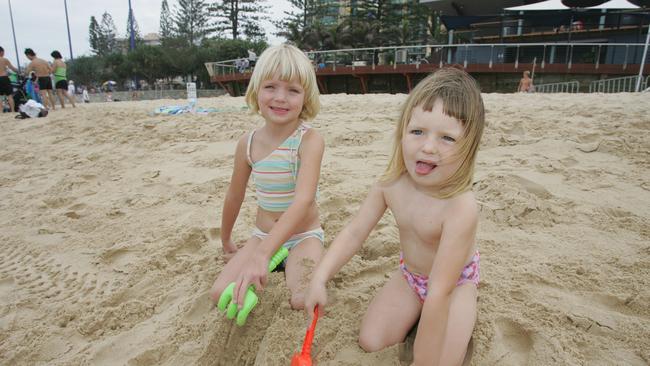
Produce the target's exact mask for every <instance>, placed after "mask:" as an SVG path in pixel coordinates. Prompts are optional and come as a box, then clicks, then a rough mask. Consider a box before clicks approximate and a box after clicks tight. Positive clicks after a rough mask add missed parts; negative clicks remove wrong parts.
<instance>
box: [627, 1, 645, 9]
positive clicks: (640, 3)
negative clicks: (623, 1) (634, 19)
mask: <svg viewBox="0 0 650 366" xmlns="http://www.w3.org/2000/svg"><path fill="white" fill-rule="evenodd" d="M628 1H629V2H631V3H632V4H634V5H636V6H640V7H642V8H650V0H628Z"/></svg>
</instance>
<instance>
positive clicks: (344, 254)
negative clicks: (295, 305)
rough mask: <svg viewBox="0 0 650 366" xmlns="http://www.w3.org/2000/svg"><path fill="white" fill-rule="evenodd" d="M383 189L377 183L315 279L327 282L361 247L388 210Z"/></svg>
mask: <svg viewBox="0 0 650 366" xmlns="http://www.w3.org/2000/svg"><path fill="white" fill-rule="evenodd" d="M386 208H387V206H386V201H385V200H384V193H383V189H382V187H381V186H380V184H379V183H375V184H374V185H373V186H372V187H371V188H370V192H368V196H367V197H366V199H365V200H364V201H363V203H362V204H361V207H360V208H359V212H358V213H357V214H356V215H355V216H354V217H353V218H352V220H351V221H350V223H348V224H347V225H346V226H345V228H343V230H341V232H340V233H339V234H338V235H337V236H336V238H335V239H334V241H333V242H332V244H331V245H330V247H329V249H328V250H327V253H326V254H325V257H324V258H323V259H322V260H321V263H320V264H319V265H318V268H317V269H316V272H315V273H314V277H313V278H314V279H313V281H316V282H322V283H325V282H327V281H328V280H329V279H330V278H332V277H333V276H334V275H335V274H336V273H337V272H338V271H339V270H340V269H341V267H343V265H344V264H345V263H347V262H348V261H349V260H350V258H352V256H354V254H355V253H356V252H358V251H359V249H361V246H362V244H363V242H364V241H365V240H366V239H367V238H368V235H370V232H371V231H372V229H373V228H374V227H375V225H377V222H379V219H381V217H382V216H383V215H384V212H386Z"/></svg>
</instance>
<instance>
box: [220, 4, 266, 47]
mask: <svg viewBox="0 0 650 366" xmlns="http://www.w3.org/2000/svg"><path fill="white" fill-rule="evenodd" d="M267 11H268V6H266V5H263V4H262V1H260V0H221V2H217V3H215V4H214V5H213V6H211V7H210V13H211V14H212V15H213V16H215V17H216V18H217V23H216V27H215V29H216V30H217V31H218V32H226V33H228V34H229V35H230V37H231V38H232V39H240V36H241V35H244V36H246V38H248V39H250V40H264V39H265V38H266V34H265V33H264V30H263V29H262V27H261V25H260V22H261V21H262V20H266V19H268V16H266V15H265V13H266V12H267Z"/></svg>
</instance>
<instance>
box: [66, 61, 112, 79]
mask: <svg viewBox="0 0 650 366" xmlns="http://www.w3.org/2000/svg"><path fill="white" fill-rule="evenodd" d="M67 67H68V78H69V79H70V80H74V81H75V83H76V84H77V85H97V84H98V82H100V80H99V79H98V73H99V72H100V70H103V68H104V61H103V60H102V58H101V57H99V56H81V57H76V58H75V59H74V61H72V60H70V61H68V63H67Z"/></svg>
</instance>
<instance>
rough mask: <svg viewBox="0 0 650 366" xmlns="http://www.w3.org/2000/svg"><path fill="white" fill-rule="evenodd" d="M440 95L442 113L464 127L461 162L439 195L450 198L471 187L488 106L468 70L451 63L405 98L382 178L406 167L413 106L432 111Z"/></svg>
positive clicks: (392, 176)
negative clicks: (406, 135) (405, 150)
mask: <svg viewBox="0 0 650 366" xmlns="http://www.w3.org/2000/svg"><path fill="white" fill-rule="evenodd" d="M438 99H440V100H441V101H442V104H443V113H445V114H446V115H448V116H450V117H454V118H456V119H457V120H458V121H460V122H461V124H462V125H463V129H464V131H463V136H462V137H461V139H460V140H459V141H458V143H459V148H458V152H457V154H456V157H457V158H458V159H461V164H460V166H459V168H458V170H456V172H454V174H452V175H451V177H449V179H447V181H446V182H444V183H443V185H442V188H441V189H440V190H439V194H438V195H436V197H438V198H450V197H453V196H455V195H457V194H459V193H462V192H465V191H467V190H469V189H470V188H471V185H472V178H473V175H474V162H475V160H476V153H477V151H478V146H479V143H480V141H481V136H482V135H483V128H484V125H485V108H484V106H483V99H482V98H481V91H480V89H479V87H478V84H477V83H476V81H475V80H474V79H473V78H472V77H471V76H470V75H469V74H467V73H466V72H465V71H463V70H459V69H456V68H452V67H449V68H444V69H440V70H438V71H436V72H435V73H433V74H431V75H429V76H427V77H426V78H424V79H423V80H422V81H420V83H418V85H417V86H416V87H415V88H414V89H413V91H412V92H411V94H410V95H409V96H408V98H407V99H406V101H405V102H404V105H403V106H402V111H401V113H400V118H399V121H398V122H397V128H396V130H395V136H394V140H393V151H392V155H391V158H390V162H389V163H388V167H387V168H386V171H385V172H384V175H383V176H382V178H381V181H383V182H391V181H394V180H396V179H397V178H399V177H401V176H402V174H404V173H405V172H406V171H407V170H406V165H405V163H404V155H403V151H402V138H403V136H404V131H406V127H407V125H408V123H409V121H410V120H411V115H412V113H413V109H414V108H416V107H422V109H424V110H426V111H431V110H432V109H433V105H434V103H435V102H436V100H438Z"/></svg>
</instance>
